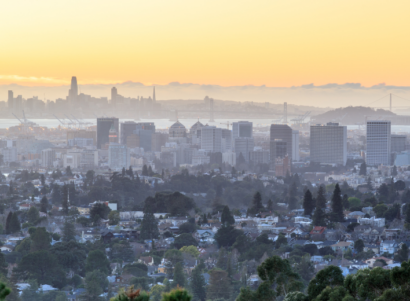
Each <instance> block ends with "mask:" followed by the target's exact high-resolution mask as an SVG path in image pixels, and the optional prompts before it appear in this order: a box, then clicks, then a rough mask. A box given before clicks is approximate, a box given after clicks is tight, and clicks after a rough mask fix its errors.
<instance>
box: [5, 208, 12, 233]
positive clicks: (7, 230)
mask: <svg viewBox="0 0 410 301" xmlns="http://www.w3.org/2000/svg"><path fill="white" fill-rule="evenodd" d="M12 215H13V212H11V211H10V212H9V214H8V215H7V218H6V234H11V232H10V223H11V217H12Z"/></svg>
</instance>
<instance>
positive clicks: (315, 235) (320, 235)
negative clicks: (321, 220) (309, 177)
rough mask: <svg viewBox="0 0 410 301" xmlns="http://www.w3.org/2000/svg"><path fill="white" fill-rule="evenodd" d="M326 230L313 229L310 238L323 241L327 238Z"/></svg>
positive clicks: (316, 227) (321, 228) (322, 228)
mask: <svg viewBox="0 0 410 301" xmlns="http://www.w3.org/2000/svg"><path fill="white" fill-rule="evenodd" d="M325 230H326V227H319V226H315V227H313V229H312V231H310V236H311V238H312V239H313V240H322V239H324V238H325Z"/></svg>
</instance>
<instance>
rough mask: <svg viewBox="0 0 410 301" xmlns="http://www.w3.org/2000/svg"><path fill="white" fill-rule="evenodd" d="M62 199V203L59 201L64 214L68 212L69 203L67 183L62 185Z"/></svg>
mask: <svg viewBox="0 0 410 301" xmlns="http://www.w3.org/2000/svg"><path fill="white" fill-rule="evenodd" d="M62 194H63V200H62V203H61V206H62V207H63V210H62V211H63V214H65V215H67V214H68V207H69V204H68V186H67V185H64V186H63V193H62Z"/></svg>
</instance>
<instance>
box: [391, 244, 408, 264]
mask: <svg viewBox="0 0 410 301" xmlns="http://www.w3.org/2000/svg"><path fill="white" fill-rule="evenodd" d="M394 260H395V261H398V262H403V261H407V260H409V247H408V246H407V245H406V244H405V243H403V244H402V246H401V248H400V249H399V251H398V252H397V255H396V256H395V257H394Z"/></svg>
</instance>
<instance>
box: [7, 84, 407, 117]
mask: <svg viewBox="0 0 410 301" xmlns="http://www.w3.org/2000/svg"><path fill="white" fill-rule="evenodd" d="M68 79H69V82H68V84H66V85H59V86H23V85H18V84H10V85H0V100H3V101H4V100H6V99H7V91H8V90H13V92H14V95H15V96H16V95H22V96H23V98H30V97H32V96H38V97H39V98H40V99H42V100H44V98H45V99H46V100H47V99H49V100H55V99H57V98H66V97H67V96H68V93H69V89H70V81H71V76H68ZM77 82H78V93H85V94H89V95H92V96H94V97H107V98H108V99H110V98H111V88H112V87H114V86H115V87H116V88H117V92H118V94H120V95H123V96H124V97H134V98H136V97H138V96H143V97H149V96H152V93H153V86H151V85H144V84H142V83H138V82H130V81H128V82H124V83H115V84H83V81H82V78H79V77H78V76H77ZM155 87H156V90H155V92H156V99H157V100H158V101H163V100H172V99H181V100H184V99H185V100H193V99H196V100H202V99H204V97H205V96H209V97H212V98H214V99H219V100H231V101H240V102H244V101H248V102H259V103H261V102H269V103H272V104H283V102H287V103H288V104H289V105H305V106H317V107H322V108H326V107H329V108H339V107H346V106H371V107H383V108H386V109H388V107H389V94H390V93H392V94H393V112H395V113H398V114H410V86H388V85H385V84H381V85H375V86H372V87H364V86H363V85H361V84H360V83H348V84H343V85H338V84H327V85H322V86H315V85H313V84H309V85H302V86H294V87H290V88H287V87H268V86H251V85H248V86H229V87H224V86H219V85H199V84H192V83H177V82H173V83H169V84H166V85H155ZM403 106H405V107H408V108H403Z"/></svg>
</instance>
